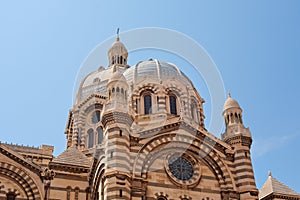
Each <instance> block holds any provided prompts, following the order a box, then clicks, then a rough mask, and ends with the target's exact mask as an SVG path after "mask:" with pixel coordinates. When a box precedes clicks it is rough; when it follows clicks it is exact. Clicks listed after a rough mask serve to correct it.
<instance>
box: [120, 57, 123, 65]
mask: <svg viewBox="0 0 300 200" xmlns="http://www.w3.org/2000/svg"><path fill="white" fill-rule="evenodd" d="M120 64H123V56H121V57H120Z"/></svg>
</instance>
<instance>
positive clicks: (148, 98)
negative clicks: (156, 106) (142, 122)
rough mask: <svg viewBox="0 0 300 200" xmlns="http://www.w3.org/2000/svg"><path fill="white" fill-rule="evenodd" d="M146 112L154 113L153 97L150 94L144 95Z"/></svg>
mask: <svg viewBox="0 0 300 200" xmlns="http://www.w3.org/2000/svg"><path fill="white" fill-rule="evenodd" d="M144 112H145V114H151V113H152V99H151V95H150V94H147V95H145V96H144Z"/></svg>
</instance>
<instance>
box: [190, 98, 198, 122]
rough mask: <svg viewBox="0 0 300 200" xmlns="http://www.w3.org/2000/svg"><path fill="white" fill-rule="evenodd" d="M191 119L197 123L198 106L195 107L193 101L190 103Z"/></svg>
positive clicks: (195, 104)
mask: <svg viewBox="0 0 300 200" xmlns="http://www.w3.org/2000/svg"><path fill="white" fill-rule="evenodd" d="M191 117H192V119H193V120H195V121H196V122H199V119H198V106H197V103H196V101H195V100H194V99H193V100H192V102H191Z"/></svg>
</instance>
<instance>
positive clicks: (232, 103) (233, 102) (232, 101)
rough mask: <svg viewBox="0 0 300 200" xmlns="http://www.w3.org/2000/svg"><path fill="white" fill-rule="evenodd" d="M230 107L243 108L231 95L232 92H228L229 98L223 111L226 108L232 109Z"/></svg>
mask: <svg viewBox="0 0 300 200" xmlns="http://www.w3.org/2000/svg"><path fill="white" fill-rule="evenodd" d="M230 108H239V109H241V107H240V105H239V103H238V102H237V101H236V100H235V99H233V98H232V97H231V95H230V93H229V94H228V98H227V100H226V101H225V103H224V107H223V112H224V111H225V110H228V109H230Z"/></svg>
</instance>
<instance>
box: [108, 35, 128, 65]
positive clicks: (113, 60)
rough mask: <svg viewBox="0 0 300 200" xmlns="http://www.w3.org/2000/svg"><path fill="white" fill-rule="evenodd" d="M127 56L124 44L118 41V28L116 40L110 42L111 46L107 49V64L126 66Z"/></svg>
mask: <svg viewBox="0 0 300 200" xmlns="http://www.w3.org/2000/svg"><path fill="white" fill-rule="evenodd" d="M127 57H128V52H127V49H126V47H125V45H124V44H123V43H122V42H120V37H119V29H118V31H117V38H116V41H115V42H114V43H113V44H112V46H111V47H110V48H109V50H108V60H109V66H113V65H119V66H126V65H127Z"/></svg>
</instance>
